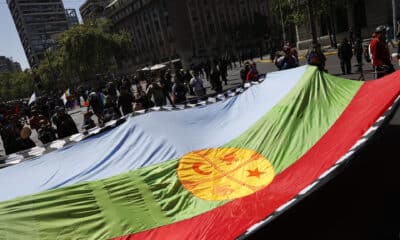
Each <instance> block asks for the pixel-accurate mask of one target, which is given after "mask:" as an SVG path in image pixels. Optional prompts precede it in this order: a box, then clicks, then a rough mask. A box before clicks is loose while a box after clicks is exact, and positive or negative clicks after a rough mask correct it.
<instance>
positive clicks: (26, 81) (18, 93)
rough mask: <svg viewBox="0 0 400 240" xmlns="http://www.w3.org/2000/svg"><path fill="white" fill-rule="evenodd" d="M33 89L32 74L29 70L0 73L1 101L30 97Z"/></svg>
mask: <svg viewBox="0 0 400 240" xmlns="http://www.w3.org/2000/svg"><path fill="white" fill-rule="evenodd" d="M34 89H35V84H34V81H33V75H32V73H31V72H29V71H25V72H15V73H2V74H0V96H1V99H0V100H1V101H4V100H12V99H17V98H27V97H30V96H31V94H32V92H33V91H34Z"/></svg>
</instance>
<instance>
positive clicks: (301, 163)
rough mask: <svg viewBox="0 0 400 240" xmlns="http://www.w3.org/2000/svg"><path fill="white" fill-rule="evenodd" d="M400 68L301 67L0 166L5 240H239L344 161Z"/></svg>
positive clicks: (0, 221)
mask: <svg viewBox="0 0 400 240" xmlns="http://www.w3.org/2000/svg"><path fill="white" fill-rule="evenodd" d="M399 91H400V73H395V74H393V75H391V76H388V77H386V78H384V79H381V80H376V81H369V82H359V81H351V80H345V79H341V78H338V77H334V76H331V75H328V74H326V73H321V72H319V71H317V69H316V68H314V67H301V68H297V69H293V70H289V71H283V72H277V73H272V74H269V75H268V76H267V78H266V80H265V81H264V82H263V83H262V84H260V85H257V86H253V87H251V88H250V89H248V90H247V91H245V92H244V93H242V94H240V95H238V96H236V97H233V98H230V99H227V100H225V101H222V102H217V103H215V104H212V105H208V106H205V107H201V108H193V109H186V110H181V111H170V112H152V113H149V114H145V115H141V116H137V117H133V118H129V119H128V121H127V122H126V123H124V124H123V125H121V126H120V127H118V128H115V129H113V130H111V131H108V132H105V133H102V134H100V135H97V136H95V137H92V138H89V139H87V140H84V141H82V142H80V143H77V144H76V145H73V146H71V147H67V148H64V149H61V150H59V151H56V152H52V153H49V154H47V155H44V156H42V157H39V158H37V159H33V160H30V161H27V162H23V163H21V164H20V165H16V166H14V167H10V168H6V169H3V170H0V186H1V187H0V236H1V237H0V238H4V239H52V240H53V239H93V240H98V239H121V240H122V239H152V240H153V239H162V240H164V239H196V240H197V239H235V238H237V237H239V236H241V235H242V234H243V233H245V232H246V231H247V230H248V229H249V228H252V227H254V226H257V225H258V224H259V223H260V222H262V221H263V220H265V219H268V217H270V216H272V214H274V213H276V212H277V211H282V210H283V209H285V207H286V206H289V205H290V204H291V203H292V201H293V199H295V198H296V196H298V195H299V194H305V193H307V192H308V191H309V190H310V189H311V188H312V187H313V186H314V185H315V184H317V183H318V179H321V178H322V177H323V176H326V175H329V173H330V172H331V171H332V170H333V169H334V168H335V166H337V164H338V163H340V162H341V161H343V159H344V158H343V156H345V157H346V155H348V152H349V150H350V153H351V149H352V147H353V146H354V145H355V144H356V143H357V141H359V139H360V138H362V136H363V135H365V134H366V132H368V131H371V130H369V129H370V128H371V127H372V126H373V125H374V123H375V122H376V121H377V120H379V118H380V117H381V116H382V115H383V114H384V113H385V111H386V110H387V109H388V108H390V106H392V105H393V104H394V103H395V100H396V99H397V98H398V96H399Z"/></svg>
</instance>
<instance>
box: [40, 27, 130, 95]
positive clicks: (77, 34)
mask: <svg viewBox="0 0 400 240" xmlns="http://www.w3.org/2000/svg"><path fill="white" fill-rule="evenodd" d="M110 26H111V25H110V22H109V21H106V20H99V21H97V22H93V23H90V24H83V25H78V26H75V27H73V28H70V29H69V30H67V31H65V32H64V33H63V34H61V35H60V36H59V39H58V41H57V44H58V46H57V50H55V51H52V52H51V53H47V55H46V59H45V60H43V61H42V62H41V64H40V66H39V67H38V74H39V75H40V77H41V79H42V83H43V84H42V87H43V88H44V90H51V89H52V88H55V87H56V88H61V87H66V86H68V85H69V84H71V83H72V82H73V79H79V80H81V81H87V80H89V79H91V78H93V77H94V76H95V75H96V74H105V73H108V72H110V71H114V70H116V69H117V68H118V67H120V66H121V64H122V62H123V60H124V59H126V58H128V57H129V56H130V54H131V52H132V47H131V46H132V42H131V39H132V38H131V36H129V34H128V33H126V32H123V33H113V32H111V31H110V29H111V27H110Z"/></svg>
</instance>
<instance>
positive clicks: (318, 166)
mask: <svg viewBox="0 0 400 240" xmlns="http://www.w3.org/2000/svg"><path fill="white" fill-rule="evenodd" d="M399 89H400V72H397V73H395V74H392V75H390V76H388V77H386V78H384V79H381V80H379V81H369V82H366V83H365V84H364V85H363V86H362V87H361V89H360V90H359V92H358V93H357V94H356V96H355V97H354V99H353V100H352V101H351V103H350V104H349V106H348V107H347V108H346V110H345V111H344V113H343V114H342V116H340V118H339V119H338V120H337V121H336V123H335V124H334V125H333V126H332V127H331V129H330V130H329V131H328V132H327V133H326V134H325V135H324V136H323V137H322V138H321V139H320V140H319V141H318V142H317V143H316V144H315V145H314V146H313V147H312V148H311V149H310V150H309V151H308V152H307V153H306V154H305V155H304V156H302V157H301V158H300V159H299V160H298V161H297V162H296V163H294V164H293V165H292V166H290V167H289V168H288V169H286V170H285V171H284V172H282V173H281V174H279V175H278V176H276V178H275V180H274V182H273V183H271V184H270V185H269V186H268V187H267V188H265V189H263V190H261V191H259V192H257V193H255V194H253V195H250V196H248V197H245V198H241V199H237V200H234V201H232V202H230V203H228V204H225V205H223V206H221V207H219V208H216V209H214V210H212V211H209V212H207V213H204V214H202V215H199V216H197V217H193V218H191V219H188V220H185V221H181V222H177V223H175V224H170V225H166V226H162V227H159V228H156V229H152V230H148V231H144V232H141V233H136V234H132V235H128V236H124V237H120V238H116V239H115V240H132V239H141V240H142V239H149V240H150V239H151V240H158V239H160V240H164V239H194V240H200V239H205V240H206V239H235V238H236V237H238V236H239V235H241V234H242V233H244V232H245V231H246V230H247V229H248V228H249V227H251V226H252V225H254V224H256V223H258V222H260V221H261V220H262V219H264V218H265V217H266V216H268V215H270V214H272V213H273V212H274V211H275V210H276V209H278V208H279V207H280V206H282V205H283V204H285V203H286V202H288V201H290V200H291V199H293V198H294V197H295V196H296V195H297V194H298V193H299V192H300V191H302V190H303V189H304V188H306V187H307V186H308V185H310V184H311V183H313V182H314V181H315V180H316V179H318V178H319V176H321V174H323V173H324V172H325V171H327V170H328V169H329V168H330V167H332V166H333V165H334V164H335V163H336V161H337V160H339V159H340V158H341V157H342V156H343V155H344V154H346V152H347V151H348V150H349V149H350V148H351V147H352V146H353V145H354V144H355V143H356V141H357V140H358V139H360V138H361V137H362V135H363V134H364V133H365V132H366V131H367V130H368V129H369V128H370V127H371V126H372V125H373V124H374V123H375V122H376V120H377V119H378V118H379V117H380V116H381V115H383V114H384V112H385V111H386V110H387V108H388V107H389V106H390V105H391V104H393V102H394V100H395V99H396V98H397V97H398V95H399V93H400V92H399Z"/></svg>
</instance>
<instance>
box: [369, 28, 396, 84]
mask: <svg viewBox="0 0 400 240" xmlns="http://www.w3.org/2000/svg"><path fill="white" fill-rule="evenodd" d="M369 48H370V49H369V50H370V55H371V57H372V65H373V66H374V68H375V70H376V77H377V78H381V77H383V76H385V75H387V74H390V73H392V72H394V67H393V64H392V62H391V58H390V53H389V49H388V47H387V45H386V27H385V26H379V27H377V28H376V30H375V37H374V38H373V39H372V40H371V43H370V45H369Z"/></svg>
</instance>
